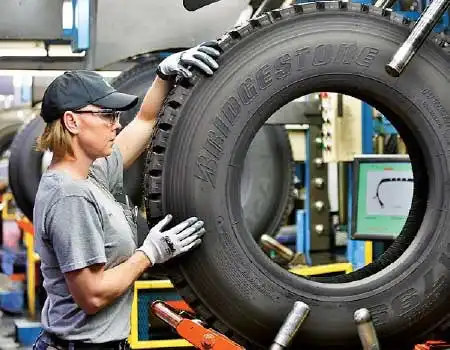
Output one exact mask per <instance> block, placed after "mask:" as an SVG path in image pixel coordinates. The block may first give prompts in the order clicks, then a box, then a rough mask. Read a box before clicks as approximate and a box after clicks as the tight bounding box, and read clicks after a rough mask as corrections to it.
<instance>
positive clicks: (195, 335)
mask: <svg viewBox="0 0 450 350" xmlns="http://www.w3.org/2000/svg"><path fill="white" fill-rule="evenodd" d="M152 311H153V313H154V314H155V315H157V316H158V317H159V318H160V319H162V320H163V321H165V322H166V323H167V324H169V325H170V326H171V327H172V328H174V329H175V330H176V331H177V333H178V334H179V335H180V336H181V337H182V338H184V339H185V340H187V341H188V342H189V343H191V344H192V345H194V346H195V347H197V348H199V349H203V350H245V348H243V347H242V346H240V345H239V344H237V343H235V342H234V341H232V340H231V339H229V338H228V337H226V336H224V335H223V334H220V333H218V332H216V331H214V330H213V329H210V328H206V327H204V326H203V325H202V324H201V322H200V321H199V320H196V319H190V318H185V317H183V316H181V315H180V314H178V313H177V312H175V311H174V310H172V308H171V306H170V305H168V304H167V303H164V302H162V301H156V302H154V303H153V304H152Z"/></svg>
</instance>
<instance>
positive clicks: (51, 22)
mask: <svg viewBox="0 0 450 350" xmlns="http://www.w3.org/2000/svg"><path fill="white" fill-rule="evenodd" d="M62 4H63V1H62V0H27V1H18V0H1V11H0V39H14V40H16V39H20V40H45V39H59V38H62V34H63V29H62Z"/></svg>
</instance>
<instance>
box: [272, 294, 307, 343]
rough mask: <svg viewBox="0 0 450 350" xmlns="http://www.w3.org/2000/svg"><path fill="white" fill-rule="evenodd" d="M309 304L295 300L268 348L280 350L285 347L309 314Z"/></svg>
mask: <svg viewBox="0 0 450 350" xmlns="http://www.w3.org/2000/svg"><path fill="white" fill-rule="evenodd" d="M309 310H310V309H309V306H308V305H307V304H305V303H304V302H302V301H296V302H295V303H294V307H293V308H292V310H291V312H289V315H288V316H287V317H286V320H285V321H284V323H283V325H282V326H281V328H280V330H279V331H278V334H277V336H276V337H275V341H274V343H273V344H272V346H271V347H270V350H281V349H284V348H287V347H288V346H289V344H290V343H291V341H292V339H293V338H294V336H295V334H297V332H298V330H299V329H300V326H301V325H302V323H303V322H304V321H305V319H306V317H307V316H308V314H309Z"/></svg>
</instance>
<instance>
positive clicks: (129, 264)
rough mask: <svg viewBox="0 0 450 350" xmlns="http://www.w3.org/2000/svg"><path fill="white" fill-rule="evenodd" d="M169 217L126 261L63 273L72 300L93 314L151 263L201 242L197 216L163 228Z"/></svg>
mask: <svg viewBox="0 0 450 350" xmlns="http://www.w3.org/2000/svg"><path fill="white" fill-rule="evenodd" d="M171 220H172V216H171V215H167V216H166V217H165V218H164V219H162V220H161V221H160V222H159V223H157V224H156V225H155V226H154V227H153V228H152V229H151V230H150V232H149V234H148V235H147V238H146V239H145V241H144V243H143V244H142V246H141V247H139V248H138V250H137V251H136V253H134V254H133V255H132V256H131V257H130V258H129V259H128V260H126V261H125V262H123V263H121V264H120V265H118V266H115V267H113V268H111V269H108V270H105V268H104V264H93V265H90V266H87V267H84V268H82V269H78V270H73V271H70V272H66V273H65V274H64V275H65V278H66V281H67V285H68V287H69V290H70V293H71V294H72V296H73V298H74V300H75V302H76V303H77V304H78V305H79V306H80V307H81V308H82V309H83V310H84V311H85V312H86V313H87V314H95V313H97V312H98V311H100V310H101V309H103V308H104V307H105V306H107V305H109V304H111V303H112V302H113V301H114V300H115V299H117V298H118V297H119V296H121V295H122V294H123V293H124V292H125V291H126V290H127V289H128V288H129V287H131V286H132V285H133V283H134V281H136V279H137V278H138V277H139V276H140V275H141V274H142V273H143V272H144V271H145V270H146V269H147V268H149V267H150V266H152V265H154V264H161V263H164V262H166V261H167V260H169V259H172V258H173V257H175V256H177V255H179V254H182V253H186V252H187V251H189V250H191V249H192V248H194V247H196V246H198V245H199V244H200V243H201V237H202V236H203V234H204V232H205V229H204V228H203V224H204V223H203V221H199V220H198V219H197V218H196V217H192V218H189V219H186V220H184V221H182V222H181V223H179V224H178V225H176V226H174V227H172V228H170V229H167V230H165V229H164V228H165V226H167V225H168V224H169V222H170V221H171Z"/></svg>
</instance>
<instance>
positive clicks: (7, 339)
mask: <svg viewBox="0 0 450 350" xmlns="http://www.w3.org/2000/svg"><path fill="white" fill-rule="evenodd" d="M18 318H21V317H20V316H19V317H18V316H17V315H9V314H6V313H3V312H1V311H0V350H9V349H17V350H31V349H32V347H31V346H29V347H23V346H21V345H20V344H18V343H16V341H15V326H14V321H15V320H16V319H18Z"/></svg>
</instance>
